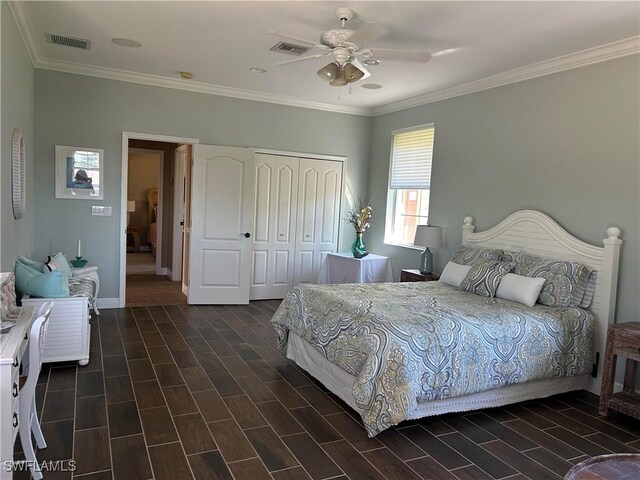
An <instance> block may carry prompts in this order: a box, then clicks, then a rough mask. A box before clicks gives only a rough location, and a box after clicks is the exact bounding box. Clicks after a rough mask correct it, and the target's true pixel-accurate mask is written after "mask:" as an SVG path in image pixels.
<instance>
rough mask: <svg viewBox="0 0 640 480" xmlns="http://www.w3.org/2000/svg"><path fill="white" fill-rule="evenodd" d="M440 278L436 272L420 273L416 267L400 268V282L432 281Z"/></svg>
mask: <svg viewBox="0 0 640 480" xmlns="http://www.w3.org/2000/svg"><path fill="white" fill-rule="evenodd" d="M439 278H440V275H438V274H436V273H420V270H418V269H417V268H403V269H402V270H400V281H401V282H434V281H436V280H438V279H439Z"/></svg>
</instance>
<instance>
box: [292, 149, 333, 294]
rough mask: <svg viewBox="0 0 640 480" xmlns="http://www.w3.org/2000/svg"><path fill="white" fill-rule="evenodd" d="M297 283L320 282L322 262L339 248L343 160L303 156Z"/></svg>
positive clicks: (298, 227)
mask: <svg viewBox="0 0 640 480" xmlns="http://www.w3.org/2000/svg"><path fill="white" fill-rule="evenodd" d="M299 177H300V180H299V189H298V215H297V217H298V221H297V227H296V262H295V266H294V274H293V283H294V285H298V284H300V283H317V281H318V274H319V273H320V267H321V266H322V262H323V261H324V258H325V257H326V256H327V254H328V253H333V252H336V251H337V250H338V228H339V225H340V198H341V192H342V162H336V161H331V160H313V159H308V158H301V159H300V174H299Z"/></svg>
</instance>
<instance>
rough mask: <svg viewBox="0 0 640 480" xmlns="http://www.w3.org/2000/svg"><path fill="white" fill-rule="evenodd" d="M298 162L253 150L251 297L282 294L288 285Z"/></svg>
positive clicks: (291, 265) (293, 239)
mask: <svg viewBox="0 0 640 480" xmlns="http://www.w3.org/2000/svg"><path fill="white" fill-rule="evenodd" d="M299 163H300V161H299V159H298V158H296V157H283V156H276V155H265V154H262V153H258V154H256V193H255V195H256V196H255V198H256V208H255V227H254V235H253V272H252V278H251V299H253V300H257V299H263V298H283V297H284V296H285V295H286V294H287V292H288V291H289V289H290V288H291V285H292V281H293V265H294V262H295V254H294V252H295V246H296V243H295V231H296V211H297V201H298V165H299Z"/></svg>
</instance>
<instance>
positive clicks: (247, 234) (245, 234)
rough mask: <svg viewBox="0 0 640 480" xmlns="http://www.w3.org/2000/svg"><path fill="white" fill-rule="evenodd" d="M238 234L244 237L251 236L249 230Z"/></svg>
mask: <svg viewBox="0 0 640 480" xmlns="http://www.w3.org/2000/svg"><path fill="white" fill-rule="evenodd" d="M240 235H242V236H243V237H244V238H249V237H250V236H251V234H250V233H249V232H246V233H241V234H240Z"/></svg>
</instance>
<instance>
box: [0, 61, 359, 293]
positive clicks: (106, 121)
mask: <svg viewBox="0 0 640 480" xmlns="http://www.w3.org/2000/svg"><path fill="white" fill-rule="evenodd" d="M35 105H36V109H35V127H36V131H37V133H38V134H37V138H36V144H35V154H36V157H35V158H36V169H35V170H36V171H35V184H36V185H37V187H38V188H37V190H36V194H35V202H34V203H35V205H34V207H35V208H34V210H35V211H36V218H35V237H36V238H37V239H39V240H38V241H36V243H35V245H34V249H35V254H36V256H43V255H46V254H47V253H48V252H51V251H57V250H62V251H66V252H73V251H75V250H74V249H75V245H76V242H77V239H78V238H79V237H80V238H82V239H83V246H84V252H83V253H84V256H85V257H86V258H87V259H89V261H90V262H92V263H95V264H97V265H99V266H100V296H101V297H105V298H115V297H117V296H118V281H119V271H118V268H119V266H118V264H119V245H120V235H119V226H120V223H119V222H120V195H121V188H120V177H121V164H122V159H121V158H122V132H123V131H130V132H141V133H154V134H161V135H173V136H181V137H191V138H198V139H199V140H200V143H204V144H214V145H229V146H254V147H261V148H270V149H278V150H289V151H297V152H308V153H324V154H336V155H346V156H347V157H348V162H347V172H346V181H347V188H348V191H347V198H353V197H355V198H357V197H358V196H364V195H366V191H367V181H368V162H369V139H370V137H369V135H370V131H371V119H370V118H367V117H361V116H356V115H344V114H336V113H330V112H323V111H318V110H309V109H303V108H295V107H286V106H280V105H274V104H269V103H262V102H253V101H248V100H238V99H234V98H228V97H219V96H214V95H206V94H200V93H193V92H186V91H180V90H172V89H168V88H160V87H151V86H146V85H137V84H134V83H127V82H119V81H115V80H106V79H99V78H93V77H86V76H81V75H73V74H66V73H60V72H54V71H48V70H41V69H37V70H36V72H35ZM55 145H72V146H86V147H95V148H103V149H104V153H105V161H104V169H105V172H104V201H90V200H66V199H56V198H55V192H54V147H55ZM91 205H108V206H111V207H112V211H113V215H112V216H111V217H94V216H91ZM3 228H4V225H3ZM344 237H346V238H343V241H342V245H341V248H342V249H343V250H344V249H347V248H348V247H349V245H350V241H351V238H350V235H348V234H347V235H345V236H344Z"/></svg>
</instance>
